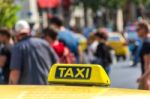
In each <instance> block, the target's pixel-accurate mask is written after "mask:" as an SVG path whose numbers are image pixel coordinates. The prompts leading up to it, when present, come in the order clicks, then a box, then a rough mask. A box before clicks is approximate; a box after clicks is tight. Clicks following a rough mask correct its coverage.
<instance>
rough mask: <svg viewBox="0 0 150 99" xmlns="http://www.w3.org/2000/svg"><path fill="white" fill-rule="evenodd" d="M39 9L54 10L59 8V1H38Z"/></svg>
mask: <svg viewBox="0 0 150 99" xmlns="http://www.w3.org/2000/svg"><path fill="white" fill-rule="evenodd" d="M38 5H39V7H40V8H56V7H58V6H60V0H38Z"/></svg>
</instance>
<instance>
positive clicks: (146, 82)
mask: <svg viewBox="0 0 150 99" xmlns="http://www.w3.org/2000/svg"><path fill="white" fill-rule="evenodd" d="M149 32H150V31H149V26H148V24H146V23H145V22H140V23H138V25H137V33H138V36H139V37H140V38H141V39H142V41H143V46H142V49H141V55H140V57H141V67H142V76H141V77H140V78H139V79H138V82H139V83H140V84H141V87H142V89H145V90H150V36H149V35H150V33H149Z"/></svg>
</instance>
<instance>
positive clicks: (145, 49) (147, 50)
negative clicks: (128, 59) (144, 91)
mask: <svg viewBox="0 0 150 99" xmlns="http://www.w3.org/2000/svg"><path fill="white" fill-rule="evenodd" d="M147 54H150V38H146V39H145V40H144V41H143V46H142V50H141V66H142V73H144V71H145V70H144V64H145V63H144V55H147Z"/></svg>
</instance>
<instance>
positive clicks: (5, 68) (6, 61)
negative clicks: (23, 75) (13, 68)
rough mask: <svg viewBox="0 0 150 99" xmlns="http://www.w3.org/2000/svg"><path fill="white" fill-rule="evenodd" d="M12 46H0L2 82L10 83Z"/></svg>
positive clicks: (0, 80)
mask: <svg viewBox="0 0 150 99" xmlns="http://www.w3.org/2000/svg"><path fill="white" fill-rule="evenodd" d="M10 56H11V51H10V48H8V47H6V46H3V47H1V48H0V68H1V72H0V84H8V81H9V73H10V70H9V69H10V68H9V65H10Z"/></svg>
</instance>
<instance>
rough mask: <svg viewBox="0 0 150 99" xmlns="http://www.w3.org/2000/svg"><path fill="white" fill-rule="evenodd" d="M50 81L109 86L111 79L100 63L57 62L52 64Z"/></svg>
mask: <svg viewBox="0 0 150 99" xmlns="http://www.w3.org/2000/svg"><path fill="white" fill-rule="evenodd" d="M48 82H49V83H53V84H54V83H57V84H83V85H100V86H109V85H110V79H109V77H108V76H107V74H106V72H105V71H104V69H103V68H102V67H101V66H100V65H92V64H55V65H53V66H52V68H51V70H50V73H49V76H48Z"/></svg>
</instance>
